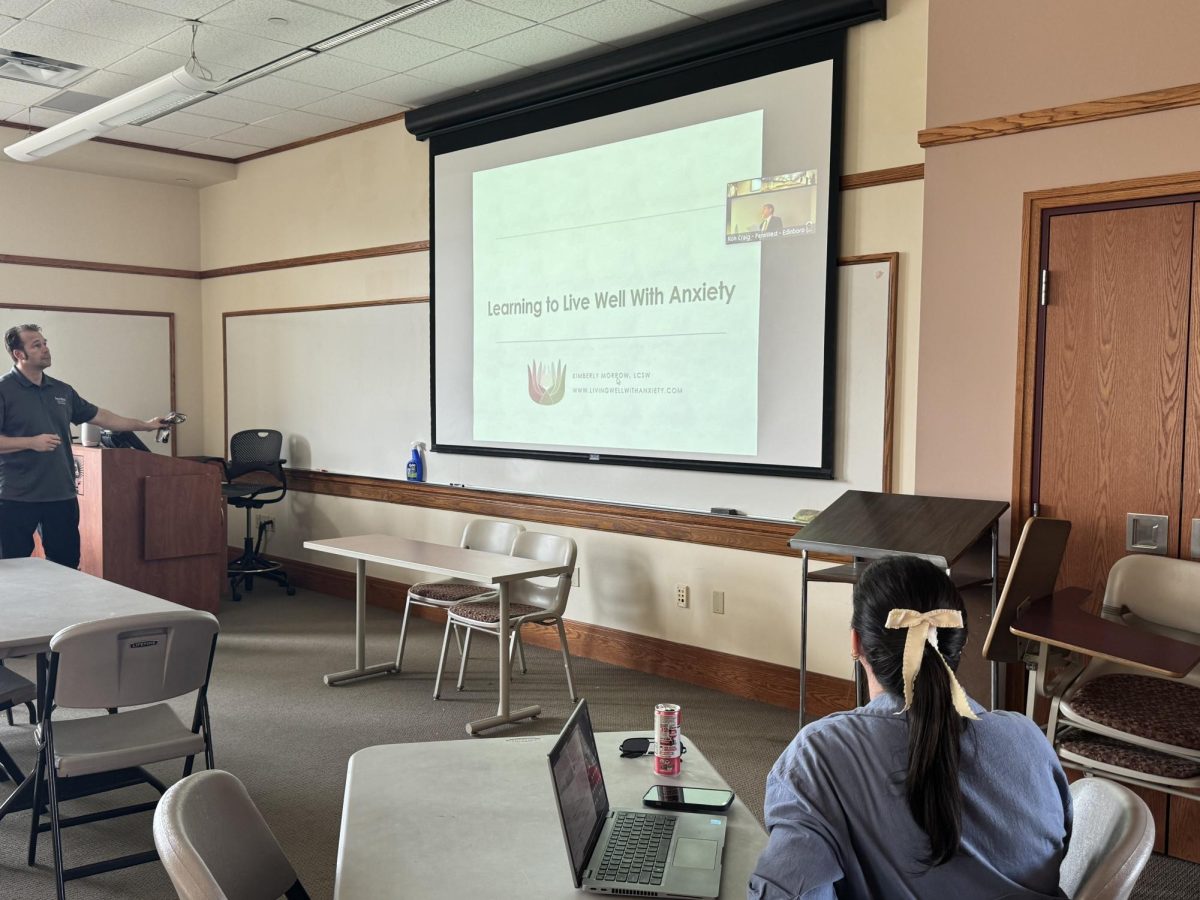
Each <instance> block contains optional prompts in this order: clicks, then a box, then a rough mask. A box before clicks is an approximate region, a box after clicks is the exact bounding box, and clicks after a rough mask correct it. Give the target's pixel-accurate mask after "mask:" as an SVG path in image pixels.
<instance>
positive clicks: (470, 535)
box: [460, 519, 525, 556]
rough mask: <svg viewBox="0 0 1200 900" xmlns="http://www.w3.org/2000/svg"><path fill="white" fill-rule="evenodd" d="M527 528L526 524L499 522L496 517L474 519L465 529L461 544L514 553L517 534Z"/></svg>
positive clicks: (462, 545) (474, 548)
mask: <svg viewBox="0 0 1200 900" xmlns="http://www.w3.org/2000/svg"><path fill="white" fill-rule="evenodd" d="M524 530H525V526H524V525H517V524H515V523H513V522H499V521H497V520H495V519H473V520H472V521H470V522H468V523H467V527H466V528H464V529H463V536H462V542H461V543H460V546H461V547H463V548H465V549H467V550H482V551H483V552H484V553H503V554H504V555H506V556H507V555H508V554H510V553H512V548H513V544H514V543H516V540H517V535H519V534H520V533H521V532H522V531H524Z"/></svg>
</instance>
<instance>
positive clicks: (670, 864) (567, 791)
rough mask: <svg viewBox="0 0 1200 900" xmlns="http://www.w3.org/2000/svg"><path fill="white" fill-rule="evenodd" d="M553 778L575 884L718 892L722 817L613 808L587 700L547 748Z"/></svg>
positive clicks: (634, 890)
mask: <svg viewBox="0 0 1200 900" xmlns="http://www.w3.org/2000/svg"><path fill="white" fill-rule="evenodd" d="M649 774H650V773H649V772H647V776H649ZM550 780H551V782H552V784H553V787H554V799H555V802H556V803H557V804H558V816H559V819H560V820H561V822H562V830H563V839H564V840H565V841H566V844H567V858H568V861H569V862H570V864H571V877H572V878H574V879H575V887H576V888H582V889H584V890H588V891H596V892H599V893H602V894H621V895H623V896H626V897H630V896H633V897H683V898H706V897H716V896H717V895H718V894H719V893H720V891H721V855H722V853H723V852H724V850H725V830H726V825H727V823H728V820H727V819H726V817H725V816H720V815H712V814H709V813H694V812H662V811H660V810H651V809H612V808H611V807H610V806H609V805H608V792H607V791H606V790H605V789H604V773H603V772H602V771H601V770H600V754H599V753H598V752H597V751H596V738H595V735H594V734H593V732H592V720H591V717H590V716H589V715H588V708H587V700H580V701H579V705H578V706H576V707H575V711H574V712H573V713H571V718H569V719H567V724H566V725H565V726H563V730H562V734H560V735H559V736H558V740H557V741H556V742H555V744H554V748H553V749H552V750H551V751H550Z"/></svg>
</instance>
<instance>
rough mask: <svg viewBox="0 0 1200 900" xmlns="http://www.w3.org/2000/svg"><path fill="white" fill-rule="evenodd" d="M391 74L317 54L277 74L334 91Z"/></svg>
mask: <svg viewBox="0 0 1200 900" xmlns="http://www.w3.org/2000/svg"><path fill="white" fill-rule="evenodd" d="M391 74H392V73H391V72H389V71H388V70H387V69H380V68H377V67H376V66H368V65H366V64H365V63H360V62H355V61H354V60H351V59H345V58H343V57H341V56H332V55H331V54H328V53H319V54H317V55H316V56H313V57H311V58H309V59H306V60H304V62H302V63H297V64H296V65H294V66H290V67H288V68H287V69H284V70H283V71H281V72H280V73H279V77H280V78H286V79H288V80H289V81H302V82H304V83H305V84H315V85H317V86H318V87H323V88H329V89H330V90H334V91H349V90H352V89H353V88H356V87H358V86H359V85H363V84H370V83H371V82H372V81H378V80H379V79H381V78H387V77H388V76H389V75H391Z"/></svg>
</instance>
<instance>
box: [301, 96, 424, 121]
mask: <svg viewBox="0 0 1200 900" xmlns="http://www.w3.org/2000/svg"><path fill="white" fill-rule="evenodd" d="M407 108H408V107H405V106H397V105H396V104H394V103H385V102H384V101H382V100H372V99H371V98H370V97H360V96H359V95H358V94H338V95H337V96H334V97H327V98H326V99H324V100H318V101H317V102H316V103H310V104H308V106H305V107H303V109H304V111H305V112H310V113H316V114H318V115H322V116H334V117H335V118H338V119H348V120H350V121H351V122H373V121H375V120H376V119H385V118H387V117H388V116H394V115H396V114H397V113H402V112H404V111H405V110H406V109H407Z"/></svg>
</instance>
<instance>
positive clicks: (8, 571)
mask: <svg viewBox="0 0 1200 900" xmlns="http://www.w3.org/2000/svg"><path fill="white" fill-rule="evenodd" d="M179 609H183V607H182V606H180V605H179V604H177V603H171V602H170V601H169V600H160V599H159V598H158V597H152V596H150V595H149V594H143V593H142V592H141V591H135V590H133V589H132V588H127V587H125V586H123V585H120V584H114V583H113V582H111V581H105V580H103V579H102V578H96V577H95V576H92V575H85V574H84V573H83V572H79V571H77V570H75V569H68V568H66V567H65V566H60V565H58V564H57V563H52V562H49V561H48V560H45V559H35V558H32V557H31V558H27V559H0V659H2V658H5V657H11V656H30V655H32V654H37V690H38V709H39V710H40V709H41V707H42V701H43V699H44V697H45V695H46V664H47V656H48V655H49V653H50V638H52V637H54V635H55V634H57V633H58V632H59V631H61V630H62V629H64V628H66V627H68V626H70V625H78V624H79V623H80V622H92V621H95V620H96V619H111V618H114V617H116V616H132V615H137V614H139V613H155V612H170V611H173V610H179ZM32 785H33V775H29V776H28V777H27V778H26V779H25V780H24V781H23V782H22V783H21V784H20V785H19V786H18V787H17V789H16V790H14V791H13V792H12V793H11V794H10V795H9V796H8V797H7V798H5V800H4V802H3V803H2V804H0V819H2V818H4V816H6V815H7V814H8V813H10V812H14V811H16V810H18V809H28V808H29V802H30V798H29V796H28V795H29V793H30V792H31V788H32Z"/></svg>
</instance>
